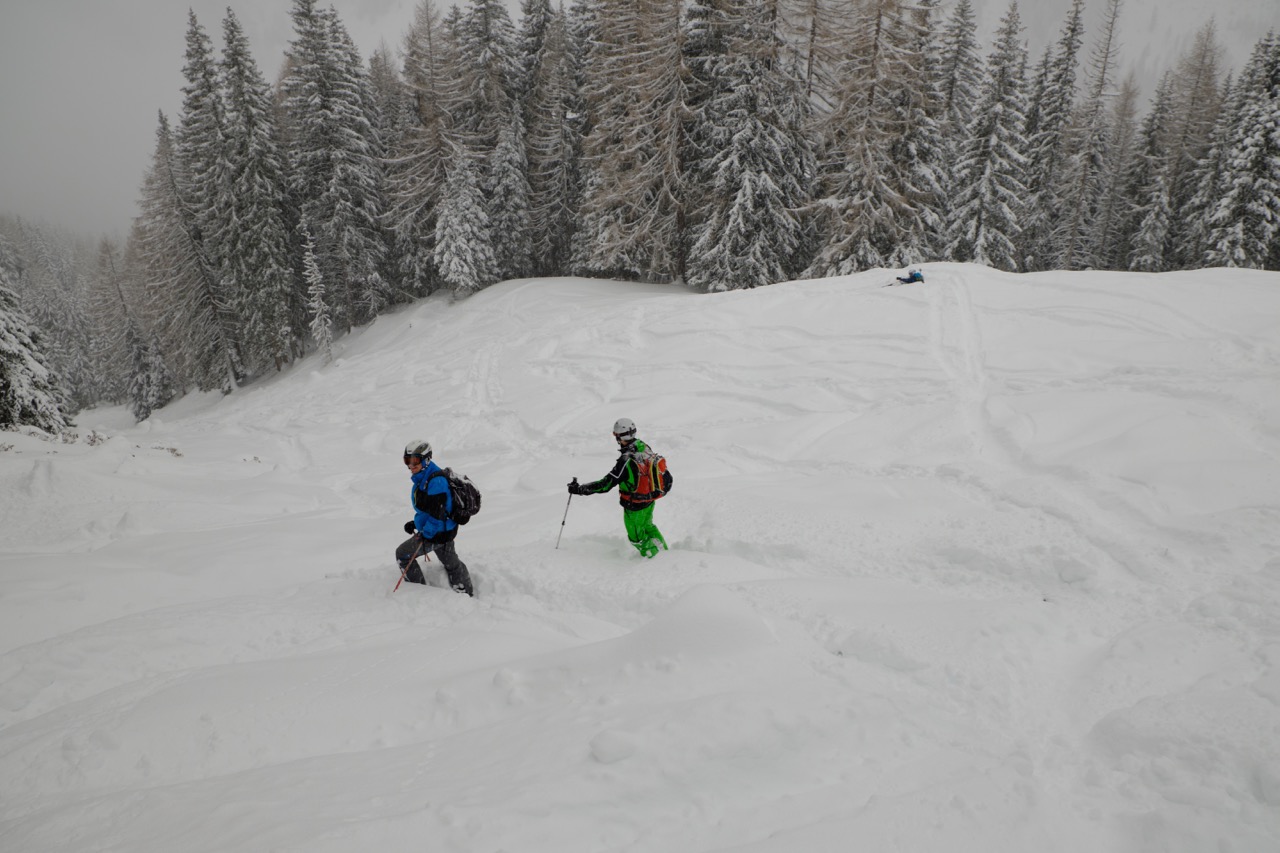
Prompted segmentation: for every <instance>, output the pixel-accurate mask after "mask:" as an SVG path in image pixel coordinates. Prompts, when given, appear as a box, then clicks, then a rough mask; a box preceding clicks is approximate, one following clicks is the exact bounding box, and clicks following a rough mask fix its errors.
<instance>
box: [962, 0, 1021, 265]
mask: <svg viewBox="0 0 1280 853" xmlns="http://www.w3.org/2000/svg"><path fill="white" fill-rule="evenodd" d="M1026 60H1027V55H1026V48H1025V47H1023V42H1022V19H1021V16H1020V15H1019V13H1018V4H1017V2H1016V0H1013V2H1011V3H1010V4H1009V8H1008V11H1006V12H1005V15H1004V17H1003V18H1002V19H1001V21H1000V29H999V30H998V31H997V33H996V41H995V45H994V47H993V48H992V51H991V56H990V57H989V58H988V60H987V64H986V79H985V81H984V83H983V86H982V90H981V93H980V95H979V98H978V102H977V104H976V106H975V108H974V110H973V116H972V125H971V127H970V128H969V130H968V132H967V133H966V134H965V138H966V139H967V142H966V144H965V146H964V148H963V149H962V151H961V153H960V158H959V162H958V163H957V164H956V168H955V189H954V191H953V192H954V196H953V198H952V200H951V206H952V210H951V216H952V219H951V225H950V229H949V231H950V236H951V243H950V245H949V246H948V249H947V255H948V256H949V257H951V258H953V259H955V260H957V261H974V262H976V263H980V264H986V265H988V266H992V267H995V268H996V269H1001V270H1006V271H1013V270H1015V269H1017V266H1018V257H1017V237H1018V216H1019V213H1020V211H1021V207H1022V203H1023V196H1024V195H1025V193H1026V187H1025V185H1024V184H1023V182H1022V175H1023V170H1024V169H1025V167H1026V162H1027V161H1026V156H1025V154H1024V152H1025V150H1026V145H1027V141H1026V138H1025V137H1023V135H1022V128H1023V126H1024V125H1025V122H1026V93H1025V88H1024V87H1025V81H1024V80H1023V73H1024V68H1025V67H1026Z"/></svg>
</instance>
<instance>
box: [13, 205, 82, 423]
mask: <svg viewBox="0 0 1280 853" xmlns="http://www.w3.org/2000/svg"><path fill="white" fill-rule="evenodd" d="M4 230H7V231H9V232H10V234H11V237H12V239H13V242H12V243H11V246H12V248H13V249H14V251H16V252H17V255H18V257H19V258H20V259H21V261H22V265H23V267H24V269H25V272H24V274H23V277H22V279H23V287H22V288H21V290H20V291H19V292H18V299H19V305H20V306H21V308H22V310H23V311H24V312H25V313H26V315H27V317H28V318H29V319H30V320H31V321H32V322H33V323H34V324H35V325H36V327H38V328H39V330H40V347H41V351H42V352H43V353H44V355H45V358H46V359H48V362H49V367H50V368H51V369H52V370H53V371H54V373H56V374H57V376H58V381H59V383H60V387H61V388H63V389H64V390H65V391H66V393H67V395H68V400H69V405H70V406H71V411H78V410H79V409H81V408H83V407H85V406H88V405H90V404H92V403H93V402H94V401H95V400H97V399H98V398H99V397H100V396H101V394H102V387H101V383H100V378H101V371H100V370H99V369H98V367H97V365H96V364H95V363H94V359H93V352H94V342H93V337H94V332H95V330H96V327H95V326H94V324H93V323H92V322H91V321H90V318H89V307H90V306H89V294H90V290H91V286H90V280H91V278H92V269H93V262H92V260H91V255H90V246H91V244H89V243H87V242H86V241H84V240H82V239H80V238H79V237H77V236H75V235H73V234H72V233H70V232H69V231H67V230H65V229H61V228H57V227H54V226H50V225H33V224H32V223H30V222H26V221H23V220H16V221H14V222H13V223H12V225H11V226H9V227H7V228H6V229H4Z"/></svg>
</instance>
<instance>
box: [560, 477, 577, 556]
mask: <svg viewBox="0 0 1280 853" xmlns="http://www.w3.org/2000/svg"><path fill="white" fill-rule="evenodd" d="M570 485H574V486H576V485H578V478H577V477H574V478H573V483H571V484H570ZM571 503H573V492H570V493H569V500H567V501H565V502H564V518H562V519H560V535H559V536H557V537H556V550H557V551H559V550H560V536H563V535H564V523H565V522H566V521H568V520H569V504H571Z"/></svg>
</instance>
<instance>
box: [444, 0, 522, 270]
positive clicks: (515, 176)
mask: <svg viewBox="0 0 1280 853" xmlns="http://www.w3.org/2000/svg"><path fill="white" fill-rule="evenodd" d="M456 35H457V39H458V46H459V53H460V60H461V62H462V71H463V74H462V79H463V81H464V90H463V97H462V100H461V102H460V105H459V113H458V115H457V116H456V123H455V129H456V130H457V132H458V137H457V138H458V141H459V144H460V145H461V149H462V153H463V155H464V156H466V157H467V158H468V159H469V160H471V161H472V162H473V163H475V164H480V165H481V166H482V168H481V171H480V187H481V191H482V193H483V195H484V198H485V206H486V210H487V211H488V215H489V220H490V223H491V228H490V231H491V233H493V234H495V235H497V234H501V235H502V239H501V240H500V241H496V242H495V243H494V244H493V246H492V247H491V249H492V253H493V256H494V258H495V259H496V260H497V262H498V274H497V277H498V278H512V277H516V276H521V275H527V274H528V272H529V268H530V255H531V251H532V250H531V240H530V233H529V227H530V226H529V179H528V174H527V172H528V166H527V163H526V161H525V140H524V121H523V118H522V110H521V103H520V100H519V95H518V93H519V91H520V90H521V88H522V87H523V85H524V82H522V81H521V80H520V71H521V62H520V58H519V56H518V53H517V37H516V31H515V27H514V26H513V25H512V23H511V17H510V15H509V14H508V13H507V9H506V6H505V5H503V3H502V0H471V2H470V3H468V5H467V7H466V8H465V9H464V10H463V13H462V17H461V18H460V20H459V22H458V26H457V32H456Z"/></svg>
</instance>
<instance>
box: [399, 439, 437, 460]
mask: <svg viewBox="0 0 1280 853" xmlns="http://www.w3.org/2000/svg"><path fill="white" fill-rule="evenodd" d="M410 456H417V457H418V458H419V459H421V460H422V461H423V462H429V461H431V442H429V441H427V440H426V439H425V438H415V439H414V440H413V441H411V442H409V443H408V444H406V445H405V446H404V458H405V459H408V458H409V457H410Z"/></svg>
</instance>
